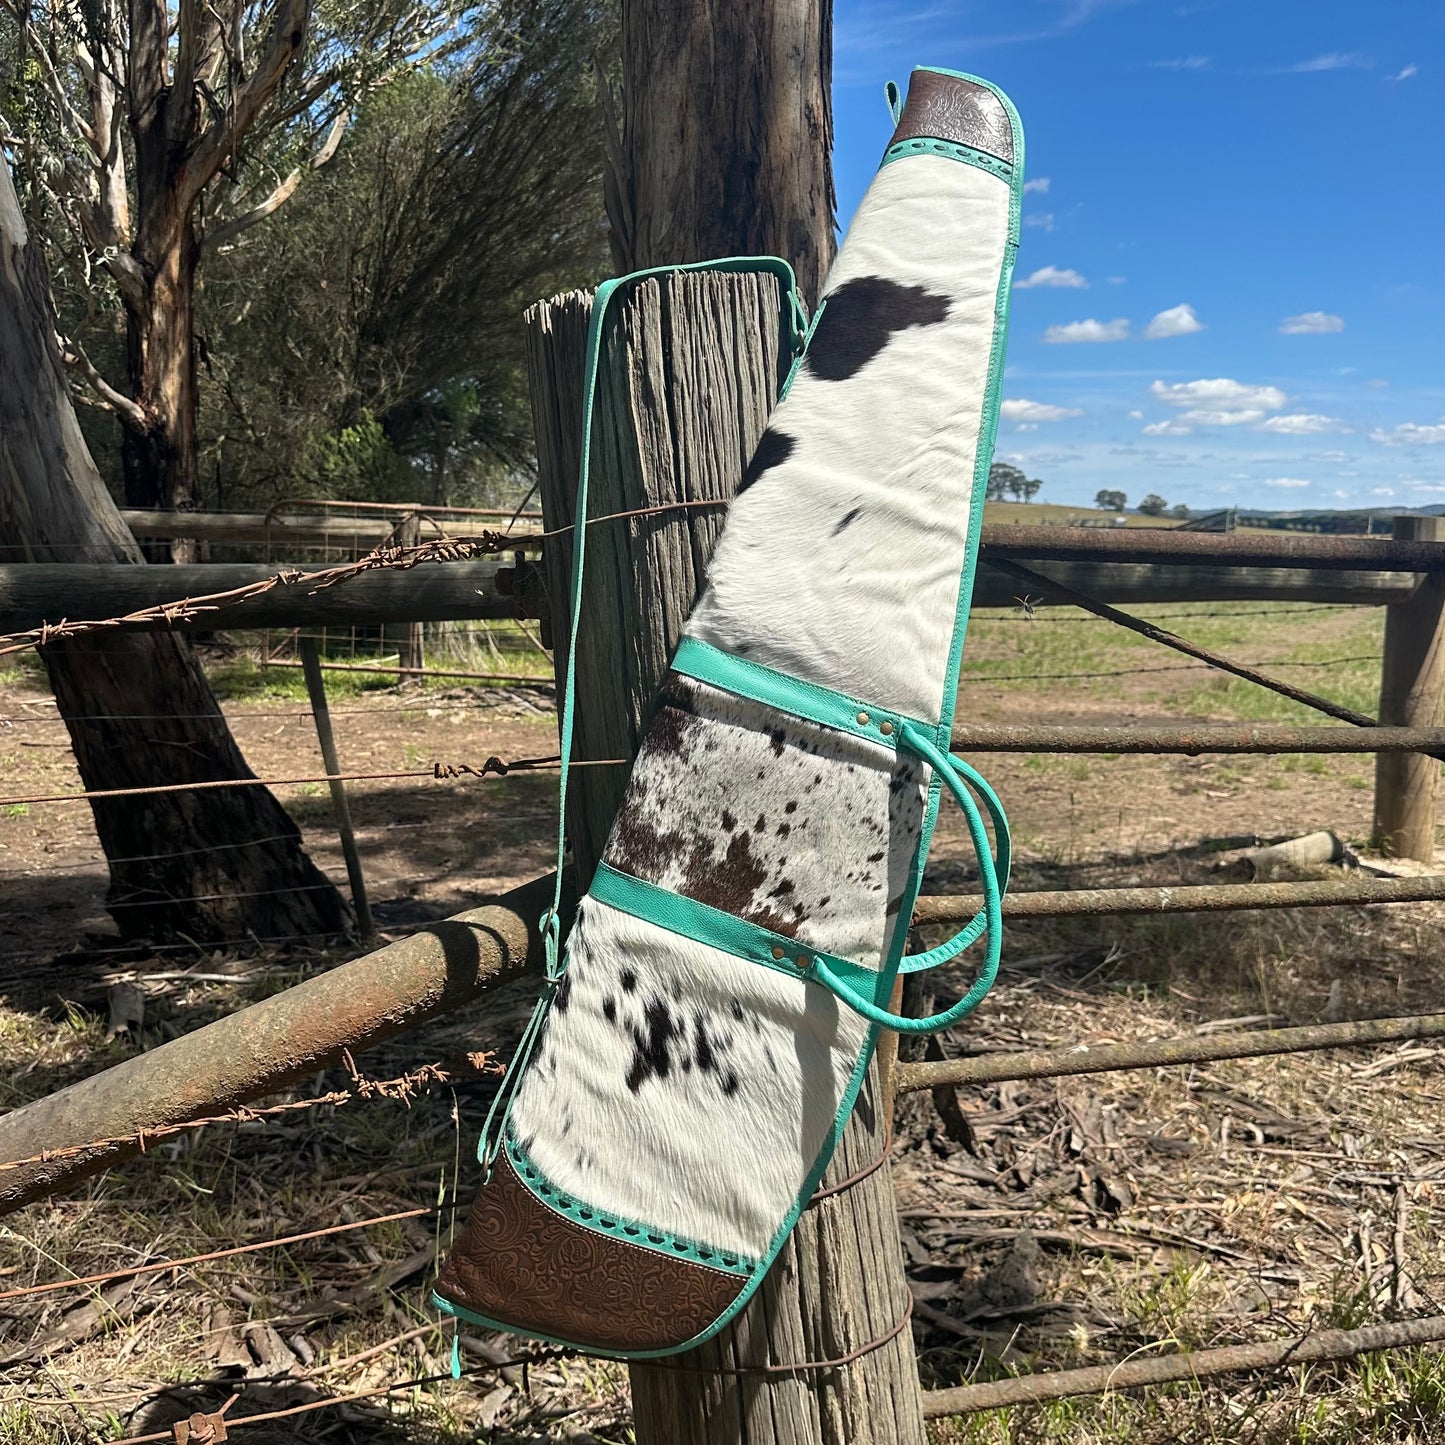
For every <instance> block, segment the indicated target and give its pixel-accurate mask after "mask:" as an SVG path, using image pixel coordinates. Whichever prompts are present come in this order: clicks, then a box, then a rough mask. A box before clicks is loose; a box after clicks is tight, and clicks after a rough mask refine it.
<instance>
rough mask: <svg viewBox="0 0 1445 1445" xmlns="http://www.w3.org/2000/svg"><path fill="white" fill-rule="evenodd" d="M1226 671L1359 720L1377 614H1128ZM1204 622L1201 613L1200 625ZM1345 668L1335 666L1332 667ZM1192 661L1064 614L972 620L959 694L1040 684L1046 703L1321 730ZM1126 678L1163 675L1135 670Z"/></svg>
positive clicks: (1366, 698) (1380, 628)
mask: <svg viewBox="0 0 1445 1445" xmlns="http://www.w3.org/2000/svg"><path fill="white" fill-rule="evenodd" d="M1126 610H1128V611H1131V612H1133V613H1134V614H1135V615H1137V616H1140V617H1143V618H1145V619H1146V620H1148V621H1150V622H1154V623H1157V624H1159V625H1160V626H1162V627H1164V628H1166V629H1168V630H1169V631H1172V632H1175V633H1177V634H1178V635H1179V636H1181V637H1183V638H1185V639H1187V640H1188V641H1190V642H1194V643H1196V644H1198V645H1199V646H1201V647H1204V648H1207V649H1209V650H1210V651H1213V652H1218V653H1221V654H1223V655H1224V656H1225V657H1228V658H1230V659H1231V660H1232V661H1236V662H1240V663H1246V664H1254V665H1256V666H1257V667H1258V670H1259V671H1262V672H1266V673H1268V672H1269V671H1270V669H1271V667H1273V668H1274V669H1275V670H1276V672H1277V674H1278V676H1280V677H1281V678H1282V679H1283V680H1284V681H1286V682H1289V683H1292V684H1294V685H1296V686H1299V687H1302V688H1305V689H1308V690H1309V691H1312V692H1318V693H1320V694H1322V695H1323V696H1325V697H1328V698H1330V699H1331V700H1332V701H1336V702H1341V703H1344V704H1345V705H1346V706H1348V707H1352V708H1354V709H1356V710H1357V711H1360V712H1368V713H1373V712H1374V710H1375V708H1376V706H1377V703H1378V694H1379V686H1380V683H1379V678H1380V663H1379V657H1380V652H1381V648H1382V646H1383V638H1384V616H1383V613H1382V612H1381V610H1380V609H1379V608H1373V607H1343V606H1342V607H1331V608H1328V609H1320V608H1317V607H1314V606H1311V605H1309V604H1289V603H1284V604H1280V605H1278V606H1274V607H1270V608H1269V609H1268V610H1265V609H1264V607H1263V605H1262V604H1260V603H1257V602H1236V603H1227V602H1221V603H1215V604H1204V603H1173V604H1165V605H1156V606H1140V607H1134V608H1131V609H1126ZM1202 614H1210V615H1202ZM1342 658H1348V659H1354V660H1351V661H1348V662H1340V661H1339V659H1342ZM1191 665H1192V664H1191V659H1190V658H1188V657H1186V656H1184V655H1183V654H1181V653H1178V652H1175V651H1173V650H1172V649H1169V648H1165V647H1162V646H1160V645H1159V644H1158V643H1155V642H1151V641H1149V640H1148V639H1146V638H1143V637H1140V636H1139V635H1138V634H1136V633H1132V632H1129V631H1128V630H1126V629H1125V628H1122V627H1119V626H1116V625H1114V624H1112V623H1109V622H1105V621H1103V620H1101V619H1098V618H1094V617H1091V616H1089V615H1088V614H1086V613H1082V612H1079V611H1077V610H1074V609H1071V608H1063V607H1058V608H1046V609H1040V610H1039V611H1038V612H1037V613H1036V614H1035V615H1034V617H1033V618H1032V619H1030V618H1028V617H1027V616H1026V615H1025V613H1024V612H1023V611H1022V609H1020V610H1017V611H1014V612H996V611H988V612H979V613H976V614H975V615H974V617H973V619H972V621H971V623H970V626H969V637H968V645H967V647H966V649H965V653H964V663H963V671H962V677H961V685H962V686H963V687H965V688H966V687H967V686H968V684H969V683H970V682H974V681H977V682H990V681H995V680H997V681H998V682H1000V684H1002V685H1013V686H1018V687H1019V688H1025V687H1027V686H1029V685H1030V684H1031V683H1034V684H1036V685H1039V686H1043V685H1045V684H1048V685H1049V688H1050V691H1051V693H1053V694H1054V695H1055V696H1057V695H1059V693H1060V692H1061V691H1062V690H1063V689H1065V688H1067V693H1068V695H1069V696H1072V697H1079V698H1088V699H1093V700H1111V699H1116V698H1118V697H1119V695H1120V688H1121V685H1122V686H1127V687H1128V688H1129V696H1130V697H1131V698H1139V697H1141V696H1142V697H1143V698H1146V699H1149V700H1153V701H1161V702H1166V701H1167V703H1168V705H1169V707H1170V710H1171V711H1183V712H1187V713H1190V714H1206V715H1209V716H1218V717H1223V718H1232V719H1239V720H1242V721H1260V722H1263V721H1271V722H1304V721H1319V717H1320V715H1319V714H1318V713H1316V712H1314V711H1313V710H1311V709H1310V708H1307V707H1305V706H1304V705H1303V704H1300V703H1295V702H1290V701H1289V700H1287V699H1285V698H1283V697H1280V696H1279V695H1278V694H1276V693H1272V692H1268V691H1266V690H1265V689H1264V688H1261V687H1258V686H1256V685H1255V684H1253V683H1249V682H1245V681H1243V680H1242V679H1239V678H1233V677H1230V676H1228V675H1227V674H1224V673H1218V672H1214V673H1210V672H1207V671H1205V670H1204V668H1203V666H1202V665H1197V666H1198V670H1197V671H1196V672H1190V671H1180V670H1176V669H1184V668H1188V667H1190V666H1191ZM1133 669H1170V670H1169V671H1160V672H1154V671H1140V672H1137V673H1136V672H1134V671H1133Z"/></svg>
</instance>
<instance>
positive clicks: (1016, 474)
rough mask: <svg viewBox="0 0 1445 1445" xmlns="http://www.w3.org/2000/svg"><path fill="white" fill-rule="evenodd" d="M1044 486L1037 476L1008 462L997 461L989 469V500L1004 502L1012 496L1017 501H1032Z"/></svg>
mask: <svg viewBox="0 0 1445 1445" xmlns="http://www.w3.org/2000/svg"><path fill="white" fill-rule="evenodd" d="M1042 486H1043V483H1042V482H1041V481H1040V480H1039V479H1038V478H1037V477H1029V476H1026V475H1025V474H1024V473H1023V472H1021V471H1020V470H1019V469H1018V468H1017V467H1015V466H1011V465H1010V464H1009V463H1008V462H995V463H994V464H993V465H992V466H991V467H990V468H989V469H988V493H987V500H988V501H990V502H1002V501H1004V500H1005V499H1006V498H1008V497H1012V498H1013V499H1014V501H1016V502H1031V501H1033V499H1034V498H1035V497H1036V496H1038V494H1039V488H1040V487H1042Z"/></svg>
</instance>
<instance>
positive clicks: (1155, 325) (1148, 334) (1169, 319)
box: [1144, 302, 1204, 341]
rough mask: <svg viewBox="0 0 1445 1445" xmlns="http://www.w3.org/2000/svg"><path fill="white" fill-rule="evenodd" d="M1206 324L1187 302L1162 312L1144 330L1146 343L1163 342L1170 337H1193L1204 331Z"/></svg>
mask: <svg viewBox="0 0 1445 1445" xmlns="http://www.w3.org/2000/svg"><path fill="white" fill-rule="evenodd" d="M1203 330H1204V323H1203V322H1202V321H1201V320H1200V319H1199V318H1198V317H1197V316H1196V315H1195V314H1194V308H1193V307H1192V306H1190V305H1189V304H1188V303H1187V302H1185V303H1182V304H1181V305H1179V306H1171V307H1170V308H1169V309H1168V310H1167V311H1161V312H1160V313H1159V314H1158V315H1157V316H1156V317H1155V318H1154V319H1153V320H1152V321H1151V322H1150V323H1149V324H1148V326H1146V327H1145V328H1144V339H1145V340H1146V341H1163V340H1165V339H1166V338H1168V337H1170V336H1192V335H1193V334H1194V333H1195V332H1196V331H1203Z"/></svg>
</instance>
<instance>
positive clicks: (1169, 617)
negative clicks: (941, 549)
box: [973, 598, 1378, 623]
mask: <svg viewBox="0 0 1445 1445" xmlns="http://www.w3.org/2000/svg"><path fill="white" fill-rule="evenodd" d="M1018 605H1019V607H1020V608H1021V609H1022V611H1023V613H1024V615H1023V616H1022V617H1020V616H1016V615H1015V614H1014V613H1012V612H1010V613H1001V614H1000V615H999V616H989V615H988V614H989V613H990V612H992V611H995V610H997V609H992V608H988V609H983V608H980V609H979V610H977V611H975V612H974V613H973V620H974V621H975V622H1022V623H1035V622H1105V621H1107V620H1108V619H1107V618H1103V617H1095V616H1094V615H1093V614H1092V613H1085V614H1084V615H1083V616H1082V617H1080V616H1076V615H1075V614H1073V613H1071V612H1066V611H1064V610H1063V609H1062V608H1052V607H1051V608H1048V609H1047V610H1040V609H1037V608H1036V606H1035V605H1034V604H1033V603H1031V602H1030V603H1025V602H1024V601H1023V599H1022V598H1020V599H1019V604H1018ZM1137 605H1138V606H1141V607H1149V608H1151V609H1153V608H1163V607H1169V606H1171V605H1173V606H1177V605H1178V604H1177V603H1175V604H1171V603H1168V602H1159V603H1147V602H1142V603H1139V604H1137ZM1377 605H1378V604H1376V603H1374V602H1319V603H1295V602H1279V603H1276V604H1275V605H1274V606H1273V607H1253V608H1249V609H1244V608H1239V609H1230V610H1219V609H1205V610H1203V611H1198V612H1164V613H1161V615H1160V618H1159V620H1160V621H1163V622H1175V621H1179V620H1182V619H1184V618H1198V617H1214V618H1223V619H1225V620H1228V619H1229V618H1232V617H1282V618H1285V619H1288V618H1291V617H1300V616H1302V615H1303V614H1305V613H1308V612H1358V611H1360V610H1362V609H1363V608H1372V609H1373V608H1374V607H1376V606H1377Z"/></svg>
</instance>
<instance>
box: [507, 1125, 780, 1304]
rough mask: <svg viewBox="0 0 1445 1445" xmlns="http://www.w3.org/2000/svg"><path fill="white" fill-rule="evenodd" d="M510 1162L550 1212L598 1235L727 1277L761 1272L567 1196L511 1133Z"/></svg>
mask: <svg viewBox="0 0 1445 1445" xmlns="http://www.w3.org/2000/svg"><path fill="white" fill-rule="evenodd" d="M506 1149H507V1158H508V1159H510V1160H511V1161H512V1168H513V1169H515V1170H516V1171H517V1178H518V1179H520V1180H521V1181H522V1182H523V1184H525V1185H526V1187H527V1188H528V1189H529V1190H530V1191H531V1192H532V1193H533V1194H534V1195H536V1197H537V1198H538V1199H539V1200H541V1201H542V1203H543V1204H545V1205H546V1206H547V1207H548V1208H549V1209H552V1210H555V1211H556V1212H557V1213H558V1214H565V1215H566V1216H567V1218H568V1219H570V1220H572V1221H573V1222H574V1223H576V1224H580V1225H583V1226H584V1227H585V1228H587V1229H591V1230H594V1231H595V1232H596V1233H598V1234H610V1235H612V1236H613V1237H614V1238H615V1239H620V1240H623V1241H624V1242H625V1243H627V1244H635V1245H636V1246H637V1247H638V1248H639V1249H650V1250H653V1251H654V1252H656V1253H657V1254H666V1255H669V1256H673V1257H676V1258H678V1259H690V1260H692V1262H693V1263H694V1264H703V1265H706V1266H707V1267H708V1268H709V1269H716V1270H720V1271H722V1272H723V1273H724V1274H736V1275H741V1276H743V1277H744V1278H746V1277H748V1276H749V1275H752V1274H753V1273H755V1272H756V1270H757V1269H758V1261H757V1260H755V1259H748V1258H746V1257H745V1256H743V1255H737V1254H729V1253H728V1252H727V1251H726V1250H721V1249H712V1248H710V1247H709V1246H707V1245H705V1244H699V1243H697V1242H696V1241H695V1240H691V1239H685V1238H683V1236H682V1235H680V1234H669V1233H667V1231H666V1230H662V1229H653V1228H651V1227H650V1226H649V1225H646V1224H639V1223H638V1222H637V1221H636V1220H633V1219H623V1218H621V1217H620V1216H617V1215H611V1214H608V1213H607V1212H606V1211H605V1210H602V1209H595V1208H594V1207H593V1206H592V1205H590V1204H586V1203H584V1202H583V1201H582V1200H580V1199H574V1198H573V1197H572V1196H571V1195H569V1194H564V1193H563V1192H562V1191H561V1190H560V1189H558V1188H557V1186H556V1185H555V1184H553V1183H552V1181H551V1180H550V1179H548V1178H547V1176H546V1175H545V1174H543V1173H542V1171H541V1170H540V1169H539V1168H538V1167H537V1166H536V1165H535V1164H534V1163H533V1162H532V1160H531V1158H530V1157H529V1156H528V1155H527V1153H526V1151H525V1150H524V1149H523V1148H522V1146H521V1145H520V1144H519V1143H518V1142H517V1140H516V1138H515V1137H514V1136H513V1135H512V1134H511V1132H510V1131H509V1132H508V1134H507V1144H506Z"/></svg>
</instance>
